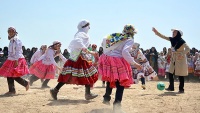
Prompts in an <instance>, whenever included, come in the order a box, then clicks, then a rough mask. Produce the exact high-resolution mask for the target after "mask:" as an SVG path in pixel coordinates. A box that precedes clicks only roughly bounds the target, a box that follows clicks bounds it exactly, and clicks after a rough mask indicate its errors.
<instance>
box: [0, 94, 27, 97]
mask: <svg viewBox="0 0 200 113" xmlns="http://www.w3.org/2000/svg"><path fill="white" fill-rule="evenodd" d="M20 95H25V94H14V95H5V94H2V95H0V98H4V97H15V96H20Z"/></svg>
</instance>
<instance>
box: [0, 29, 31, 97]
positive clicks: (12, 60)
mask: <svg viewBox="0 0 200 113" xmlns="http://www.w3.org/2000/svg"><path fill="white" fill-rule="evenodd" d="M11 30H12V31H14V32H15V35H14V37H12V38H11V39H10V43H9V47H8V58H7V60H6V61H5V63H4V64H3V65H2V67H1V68H0V76H4V77H7V82H8V88H9V92H7V93H6V95H12V94H15V93H16V90H15V85H14V80H15V81H16V82H18V83H19V84H20V85H22V86H24V87H25V88H26V90H28V89H29V83H28V82H27V81H26V80H24V79H22V78H21V77H22V76H23V75H26V74H29V70H28V65H27V63H26V60H25V58H24V56H23V54H22V53H23V51H22V42H21V40H20V39H19V38H18V37H17V32H16V30H15V28H13V27H10V28H8V32H10V31H11ZM16 64H17V65H16Z"/></svg>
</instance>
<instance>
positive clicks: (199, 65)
mask: <svg viewBox="0 0 200 113" xmlns="http://www.w3.org/2000/svg"><path fill="white" fill-rule="evenodd" d="M194 75H195V76H200V58H198V59H197V60H196V62H195V71H194Z"/></svg>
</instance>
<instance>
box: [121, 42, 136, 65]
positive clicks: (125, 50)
mask: <svg viewBox="0 0 200 113" xmlns="http://www.w3.org/2000/svg"><path fill="white" fill-rule="evenodd" d="M133 44H134V42H133V40H128V41H127V42H126V43H125V45H124V47H123V49H122V56H123V58H124V59H125V60H126V61H127V62H129V63H130V64H135V63H136V62H135V60H134V58H133V57H131V54H130V53H129V51H131V48H132V46H133Z"/></svg>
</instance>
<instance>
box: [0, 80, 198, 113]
mask: <svg viewBox="0 0 200 113" xmlns="http://www.w3.org/2000/svg"><path fill="white" fill-rule="evenodd" d="M164 83H165V84H166V85H168V83H167V82H164ZM56 84H57V82H56V79H54V80H51V81H50V83H49V86H51V87H54V86H55V85H56ZM156 84H157V82H155V81H150V82H147V84H146V86H147V89H146V90H142V88H141V85H140V84H137V85H132V87H131V88H129V89H125V91H124V97H123V101H122V108H123V110H124V111H125V112H126V113H200V83H185V93H184V94H178V93H177V91H178V82H176V83H175V86H176V87H175V91H174V92H167V91H159V90H157V89H156ZM15 86H16V91H17V95H15V96H11V97H5V96H3V94H4V93H5V92H7V91H8V88H7V82H6V78H3V77H0V113H112V107H113V106H112V104H111V105H110V106H108V105H104V104H102V99H103V98H102V96H103V95H104V93H105V88H102V87H101V86H102V84H101V81H98V82H97V83H96V84H95V87H94V89H93V90H92V92H93V93H96V94H99V96H98V97H97V98H95V99H93V100H91V101H87V100H85V98H84V87H83V86H76V85H65V86H63V87H62V88H61V90H60V92H59V94H58V100H57V101H54V100H52V98H51V96H50V94H49V89H41V88H40V87H41V82H40V81H36V82H35V83H34V84H33V86H31V87H30V90H29V91H25V88H24V87H22V86H20V85H19V84H18V83H16V82H15ZM114 94H115V89H114V90H113V94H112V100H111V103H112V102H113V100H114Z"/></svg>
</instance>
